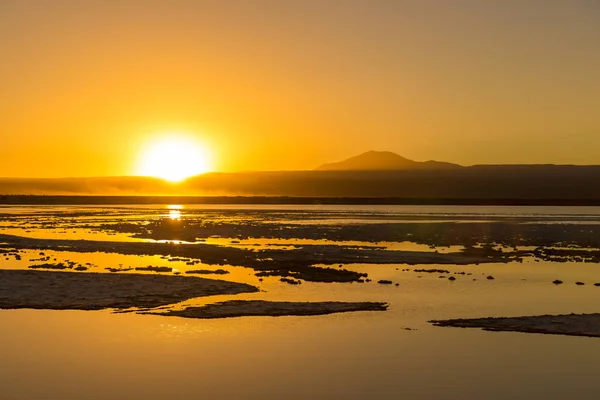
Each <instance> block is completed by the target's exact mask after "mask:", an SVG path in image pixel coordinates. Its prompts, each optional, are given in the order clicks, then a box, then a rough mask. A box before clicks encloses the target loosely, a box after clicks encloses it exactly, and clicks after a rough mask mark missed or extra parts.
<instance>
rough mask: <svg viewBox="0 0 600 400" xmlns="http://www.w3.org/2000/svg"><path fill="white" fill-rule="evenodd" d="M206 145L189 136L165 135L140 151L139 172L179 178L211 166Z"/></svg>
mask: <svg viewBox="0 0 600 400" xmlns="http://www.w3.org/2000/svg"><path fill="white" fill-rule="evenodd" d="M211 167H212V166H211V162H210V155H209V153H208V151H207V149H206V148H205V147H204V146H202V145H201V144H200V143H199V142H197V141H196V140H194V139H192V138H190V137H182V136H175V135H165V137H164V138H161V139H159V140H157V141H154V142H152V143H151V144H150V145H148V146H147V147H146V148H144V149H143V150H142V151H141V152H140V156H139V159H138V162H137V175H142V176H154V177H157V178H162V179H166V180H168V181H171V182H179V181H182V180H184V179H186V178H189V177H190V176H194V175H198V174H202V173H205V172H209V171H210V170H211Z"/></svg>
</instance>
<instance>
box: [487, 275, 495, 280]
mask: <svg viewBox="0 0 600 400" xmlns="http://www.w3.org/2000/svg"><path fill="white" fill-rule="evenodd" d="M485 279H489V280H490V281H491V280H494V279H496V278H494V277H493V276H491V275H489V276H487V277H486V278H485Z"/></svg>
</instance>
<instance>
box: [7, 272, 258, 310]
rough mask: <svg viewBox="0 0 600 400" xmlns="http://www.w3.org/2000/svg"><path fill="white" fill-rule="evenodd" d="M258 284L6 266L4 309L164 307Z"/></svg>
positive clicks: (251, 289) (251, 288) (254, 289)
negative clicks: (14, 268) (53, 270)
mask: <svg viewBox="0 0 600 400" xmlns="http://www.w3.org/2000/svg"><path fill="white" fill-rule="evenodd" d="M257 291H258V288H257V287H254V286H251V285H247V284H243V283H236V282H226V281H221V280H216V279H206V278H198V277H191V276H186V277H184V276H173V275H154V274H103V273H94V272H85V273H84V272H52V271H29V270H25V271H23V270H1V269H0V308H4V309H16V308H34V309H50V310H65V309H71V310H101V309H104V308H119V309H122V308H130V307H145V308H148V307H158V306H163V305H168V304H173V303H178V302H180V301H184V300H187V299H191V298H195V297H200V296H214V295H225V294H237V293H253V292H257Z"/></svg>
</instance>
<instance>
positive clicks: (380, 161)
mask: <svg viewBox="0 0 600 400" xmlns="http://www.w3.org/2000/svg"><path fill="white" fill-rule="evenodd" d="M460 167H461V166H460V165H458V164H452V163H448V162H439V161H425V162H418V161H413V160H409V159H408V158H405V157H402V156H401V155H398V154H396V153H392V152H391V151H373V150H371V151H367V152H366V153H362V154H359V155H358V156H354V157H350V158H348V159H346V160H343V161H340V162H334V163H328V164H323V165H321V166H319V167H317V168H316V170H317V171H395V170H407V169H448V168H460Z"/></svg>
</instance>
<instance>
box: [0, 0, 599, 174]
mask: <svg viewBox="0 0 600 400" xmlns="http://www.w3.org/2000/svg"><path fill="white" fill-rule="evenodd" d="M0 93H1V96H0V139H1V142H0V143H1V146H0V149H1V157H0V176H5V177H8V176H17V177H64V176H102V175H131V174H135V173H136V168H137V166H138V165H139V163H140V161H139V157H140V156H139V154H140V152H141V151H142V150H143V149H145V148H147V147H148V146H152V144H153V143H156V142H157V141H159V140H161V139H163V138H164V136H168V135H171V134H178V135H184V136H186V137H188V138H189V137H192V138H193V140H194V141H196V142H197V143H199V144H200V146H201V147H202V148H203V149H204V150H205V152H206V153H208V154H210V158H211V163H212V165H211V168H210V169H212V170H216V171H242V170H280V169H283V170H296V169H312V168H315V167H316V166H318V165H320V164H322V163H325V162H332V161H338V160H341V159H343V158H347V157H350V156H353V155H356V154H358V153H361V152H364V151H367V150H371V149H374V150H389V151H393V152H396V153H399V154H401V155H403V156H405V157H407V158H410V159H414V160H418V161H422V160H429V159H436V160H443V161H450V162H456V163H460V164H464V165H471V164H481V163H574V164H600V152H599V151H598V148H599V147H600V2H598V1H594V0H570V1H567V0H565V1H553V0H528V1H524V0H514V1H512V0H503V1H491V0H490V1H477V0H473V1H466V0H465V1H459V0H439V1H427V0H415V1H408V0H406V1H404V0H388V1H383V0H382V1H376V0H364V1H355V0H298V1H281V0H272V1H269V0H255V1H229V0H214V1H202V0H190V1H184V0H170V1H166V0H165V1H153V0H97V1H94V0H89V1H80V0H72V1H67V0H53V1H49V0H48V1H45V0H38V1H35V0H0Z"/></svg>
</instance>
